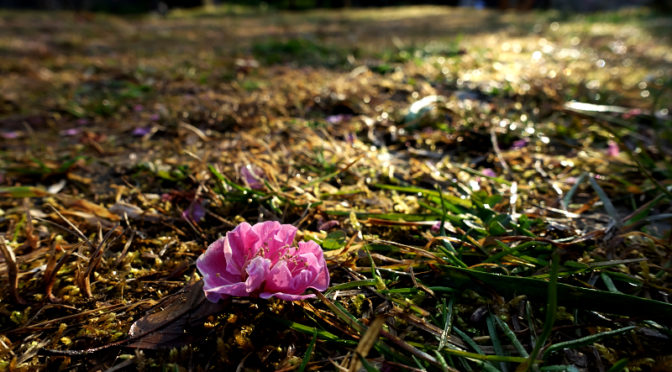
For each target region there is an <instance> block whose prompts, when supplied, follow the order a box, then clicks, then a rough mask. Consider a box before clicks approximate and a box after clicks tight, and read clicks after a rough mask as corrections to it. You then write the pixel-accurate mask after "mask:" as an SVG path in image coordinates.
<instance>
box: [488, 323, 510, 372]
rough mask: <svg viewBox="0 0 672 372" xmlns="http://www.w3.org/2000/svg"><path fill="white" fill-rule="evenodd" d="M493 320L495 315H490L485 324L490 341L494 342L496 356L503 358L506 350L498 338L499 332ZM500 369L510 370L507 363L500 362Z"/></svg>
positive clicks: (505, 371)
mask: <svg viewBox="0 0 672 372" xmlns="http://www.w3.org/2000/svg"><path fill="white" fill-rule="evenodd" d="M492 318H493V315H492V314H490V315H488V317H487V318H486V319H485V323H486V325H487V327H488V334H489V335H490V341H492V347H493V349H495V354H497V355H502V356H503V355H504V348H503V347H502V343H501V342H500V341H499V337H498V336H497V330H496V329H495V322H494V320H493V319H492ZM499 367H500V368H501V370H502V371H504V372H507V371H508V370H509V368H508V367H507V366H506V363H504V362H500V363H499Z"/></svg>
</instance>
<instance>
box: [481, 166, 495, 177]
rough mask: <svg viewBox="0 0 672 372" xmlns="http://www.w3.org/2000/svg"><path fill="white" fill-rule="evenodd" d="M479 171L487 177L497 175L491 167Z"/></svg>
mask: <svg viewBox="0 0 672 372" xmlns="http://www.w3.org/2000/svg"><path fill="white" fill-rule="evenodd" d="M481 173H483V175H484V176H487V177H497V173H495V171H493V170H492V169H491V168H484V169H483V170H482V171H481Z"/></svg>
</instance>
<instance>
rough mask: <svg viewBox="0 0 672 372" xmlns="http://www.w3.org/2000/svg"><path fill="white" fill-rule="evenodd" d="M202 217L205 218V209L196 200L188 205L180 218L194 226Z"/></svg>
mask: <svg viewBox="0 0 672 372" xmlns="http://www.w3.org/2000/svg"><path fill="white" fill-rule="evenodd" d="M203 217H205V208H203V204H202V203H201V202H199V201H198V200H194V201H192V202H191V204H189V207H187V209H186V210H185V211H184V212H182V218H184V219H186V220H189V221H191V222H192V223H194V224H198V222H200V221H201V220H202V219H203Z"/></svg>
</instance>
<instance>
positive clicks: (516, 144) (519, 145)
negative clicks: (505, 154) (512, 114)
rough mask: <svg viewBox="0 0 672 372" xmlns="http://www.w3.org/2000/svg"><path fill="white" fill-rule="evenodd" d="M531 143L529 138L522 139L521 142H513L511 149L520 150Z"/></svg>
mask: <svg viewBox="0 0 672 372" xmlns="http://www.w3.org/2000/svg"><path fill="white" fill-rule="evenodd" d="M528 143H530V140H529V139H527V138H521V139H519V140H516V141H513V144H512V145H511V149H513V150H520V149H522V148H523V147H525V146H527V144H528Z"/></svg>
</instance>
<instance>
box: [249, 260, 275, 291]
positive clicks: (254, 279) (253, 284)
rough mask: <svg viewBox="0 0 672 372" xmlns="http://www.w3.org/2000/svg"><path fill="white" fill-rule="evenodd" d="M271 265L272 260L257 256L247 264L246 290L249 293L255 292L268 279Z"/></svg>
mask: <svg viewBox="0 0 672 372" xmlns="http://www.w3.org/2000/svg"><path fill="white" fill-rule="evenodd" d="M270 267H271V260H269V259H266V258H263V257H260V256H257V257H255V258H254V259H253V260H252V261H250V263H249V264H248V265H247V267H246V268H245V270H246V271H247V275H248V276H247V280H246V281H245V290H246V291H247V293H253V292H255V291H256V290H257V289H258V288H259V287H261V285H262V284H263V283H264V281H266V278H267V277H268V271H269V269H270Z"/></svg>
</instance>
